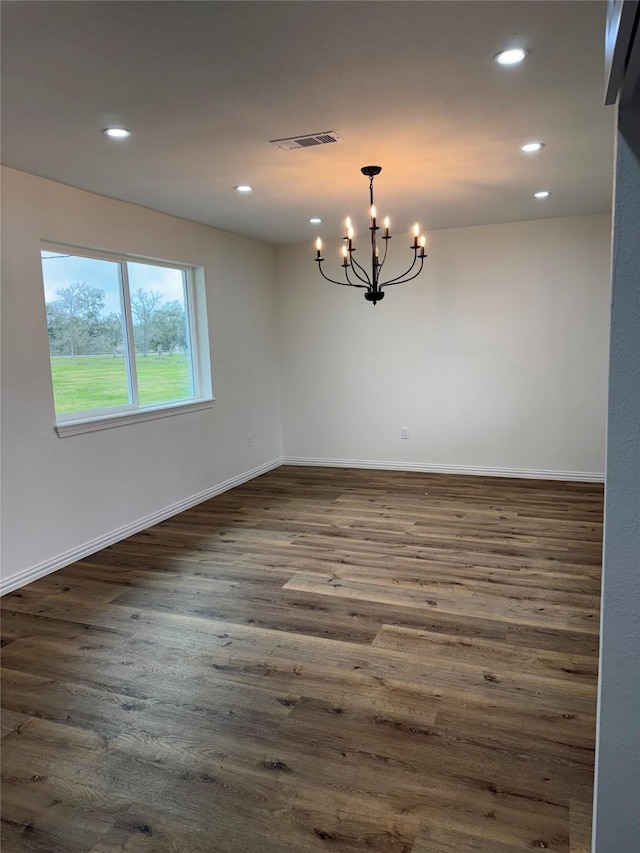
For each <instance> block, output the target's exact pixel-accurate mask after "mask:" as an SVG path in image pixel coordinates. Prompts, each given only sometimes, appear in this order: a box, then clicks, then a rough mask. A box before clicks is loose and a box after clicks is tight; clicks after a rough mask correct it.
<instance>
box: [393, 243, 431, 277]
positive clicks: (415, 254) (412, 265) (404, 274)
mask: <svg viewBox="0 0 640 853" xmlns="http://www.w3.org/2000/svg"><path fill="white" fill-rule="evenodd" d="M413 251H414V255H413V261H412V262H411V266H410V267H409V269H406V270H405V271H404V272H403V273H401V274H400V275H397V276H396V277H395V278H390V279H389V281H385V284H396V282H398V283H399V282H400V280H401V279H404V277H405V276H407V275H409V273H410V272H411V270H412V269H413V268H414V267H415V265H416V262H417V260H418V258H419V257H420V255H418V249H417V248H414V250H413ZM425 257H426V255H425ZM423 263H424V258H423ZM420 269H422V266H420ZM419 271H420V270H418V272H419ZM412 278H413V276H412Z"/></svg>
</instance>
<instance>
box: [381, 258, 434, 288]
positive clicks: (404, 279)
mask: <svg viewBox="0 0 640 853" xmlns="http://www.w3.org/2000/svg"><path fill="white" fill-rule="evenodd" d="M426 257H427V256H426V255H422V256H421V257H420V269H419V270H418V271H417V272H414V274H413V275H410V276H409V278H400V279H395V278H394V279H391V281H385V283H384V284H381V285H380V290H382V288H383V287H387V285H389V284H406V283H407V282H408V281H412V280H413V279H414V278H417V277H418V276H419V275H420V273H421V272H422V267H423V266H424V259H425V258H426ZM412 269H413V264H411V266H410V267H409V269H408V270H407V272H406V273H403V274H404V275H406V274H407V273H408V272H411V270H412Z"/></svg>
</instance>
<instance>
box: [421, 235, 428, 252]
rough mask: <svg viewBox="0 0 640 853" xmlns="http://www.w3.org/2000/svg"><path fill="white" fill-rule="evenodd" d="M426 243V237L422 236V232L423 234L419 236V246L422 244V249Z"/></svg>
mask: <svg viewBox="0 0 640 853" xmlns="http://www.w3.org/2000/svg"><path fill="white" fill-rule="evenodd" d="M426 244H427V238H426V237H425V236H424V234H423V235H422V236H421V237H420V245H421V246H422V248H423V249H424V247H425V246H426Z"/></svg>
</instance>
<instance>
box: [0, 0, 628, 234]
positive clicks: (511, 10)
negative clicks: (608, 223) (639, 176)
mask: <svg viewBox="0 0 640 853" xmlns="http://www.w3.org/2000/svg"><path fill="white" fill-rule="evenodd" d="M605 15H606V4H605V3H604V2H563V0H556V1H555V2H546V0H543V2H538V0H529V2H511V0H498V2H489V1H488V0H487V2H485V0H471V2H465V0H459V1H458V2H403V0H395V1H394V2H384V0H383V1H382V2H351V0H343V1H342V2H333V0H313V2H306V0H290V2H267V0H263V1H261V0H258V2H242V1H241V0H233V2H188V1H187V0H181V2H48V0H46V2H3V4H2V19H3V27H2V161H3V163H4V164H5V165H8V166H12V167H14V168H16V169H22V170H24V171H27V172H32V173H34V174H36V175H41V176H44V177H47V178H53V179H54V180H57V181H61V182H62V183H66V184H70V185H72V186H75V187H80V188H82V189H86V190H91V191H93V192H96V193H100V194H102V195H106V196H111V197H114V198H118V199H123V200H125V201H130V202H135V203H137V204H141V205H145V206H147V207H150V208H154V209H156V210H160V211H164V212H166V213H171V214H174V215H176V216H181V217H184V218H186V219H191V220H194V221H197V222H202V223H206V224H208V225H212V226H215V227H217V228H222V229H224V230H227V231H232V232H235V233H238V234H244V235H247V236H250V237H254V238H257V239H260V240H264V241H266V242H269V243H275V244H277V243H292V242H299V241H304V240H311V239H312V238H315V236H316V235H317V234H318V233H320V234H322V236H324V237H336V236H338V235H339V234H340V233H341V228H342V222H343V220H344V216H345V215H346V214H350V215H351V216H352V217H353V218H354V220H355V224H356V228H357V226H358V222H359V221H360V223H361V224H362V225H364V221H365V217H366V211H367V206H368V186H367V179H366V178H364V177H363V176H362V175H361V174H360V167H361V166H363V165H368V164H379V165H381V166H382V167H383V171H382V174H381V175H380V177H378V178H377V179H376V184H375V188H376V203H377V207H378V211H379V215H380V216H383V215H385V214H387V213H388V214H389V215H390V216H391V217H392V232H398V231H402V230H404V229H405V228H407V229H408V228H409V226H410V224H411V223H413V222H414V221H415V220H416V219H417V220H418V221H420V223H421V224H422V226H423V227H424V228H425V229H426V230H429V229H434V228H449V227H457V226H464V225H477V224H485V223H493V222H507V221H517V220H527V219H537V218H540V217H547V216H552V217H553V216H570V215H577V214H587V213H595V212H602V211H607V210H609V209H610V204H611V184H612V171H613V167H612V161H613V126H614V111H613V108H611V107H604V106H603V92H604V79H603V75H604V71H603V69H604V57H603V43H604V24H605ZM512 46H522V47H526V48H528V49H529V50H530V55H529V57H528V58H527V60H525V62H524V63H522V65H519V66H513V67H501V66H499V65H498V64H497V63H495V62H494V61H493V56H494V55H495V54H496V53H497V52H498V51H499V50H502V49H504V48H507V47H512ZM109 125H122V126H125V127H127V128H130V129H131V130H132V131H133V135H132V136H131V137H130V138H129V139H127V140H124V141H114V140H110V139H107V138H106V137H105V136H104V135H103V134H102V133H101V132H100V131H101V130H102V129H103V128H104V127H107V126H109ZM327 130H333V131H335V132H336V133H338V134H339V135H340V136H341V137H343V138H344V140H345V142H344V143H337V144H332V145H324V146H319V147H314V148H306V149H301V150H297V151H285V150H282V149H279V148H276V147H275V146H273V145H270V144H269V140H272V139H275V138H280V137H287V136H294V135H298V134H308V133H316V132H320V131H327ZM531 140H541V141H543V142H545V143H546V148H545V149H544V150H543V151H541V152H540V153H539V154H536V155H525V154H523V153H522V152H521V151H520V146H521V145H522V144H524V143H526V142H529V141H531ZM240 183H248V184H250V185H252V186H253V188H254V191H253V193H251V194H250V195H245V196H241V195H240V194H239V193H237V192H235V191H234V189H233V187H234V186H235V185H237V184H240ZM540 189H548V190H551V192H552V195H551V196H550V197H549V198H548V199H546V200H545V201H539V200H537V199H535V198H533V193H534V191H536V190H540ZM312 216H320V217H322V219H323V224H322V225H321V226H313V225H310V224H309V222H308V220H309V218H310V217H312Z"/></svg>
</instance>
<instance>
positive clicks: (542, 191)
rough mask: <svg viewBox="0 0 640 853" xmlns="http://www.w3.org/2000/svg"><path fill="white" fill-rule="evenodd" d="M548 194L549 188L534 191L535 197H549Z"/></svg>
mask: <svg viewBox="0 0 640 853" xmlns="http://www.w3.org/2000/svg"><path fill="white" fill-rule="evenodd" d="M550 195H551V193H550V192H549V190H540V192H537V193H534V196H535V197H536V198H549V196H550Z"/></svg>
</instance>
